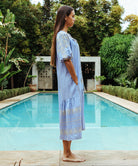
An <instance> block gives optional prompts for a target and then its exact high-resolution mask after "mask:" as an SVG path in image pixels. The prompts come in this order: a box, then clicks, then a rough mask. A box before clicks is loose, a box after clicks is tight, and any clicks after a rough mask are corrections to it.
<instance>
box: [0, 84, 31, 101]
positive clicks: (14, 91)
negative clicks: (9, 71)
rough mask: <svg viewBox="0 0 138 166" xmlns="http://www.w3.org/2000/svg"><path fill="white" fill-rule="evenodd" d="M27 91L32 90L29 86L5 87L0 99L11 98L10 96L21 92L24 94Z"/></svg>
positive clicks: (0, 92)
mask: <svg viewBox="0 0 138 166" xmlns="http://www.w3.org/2000/svg"><path fill="white" fill-rule="evenodd" d="M27 92H30V88H29V87H22V88H13V89H4V90H3V91H0V100H4V99H7V98H10V97H14V96H17V95H21V94H24V93H27Z"/></svg>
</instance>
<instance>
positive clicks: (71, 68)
mask: <svg viewBox="0 0 138 166" xmlns="http://www.w3.org/2000/svg"><path fill="white" fill-rule="evenodd" d="M64 63H65V65H66V67H67V69H68V71H69V73H70V75H71V77H72V79H73V81H74V82H75V83H76V85H78V78H77V75H76V72H75V69H74V66H73V64H72V61H71V60H70V59H69V60H65V61H64Z"/></svg>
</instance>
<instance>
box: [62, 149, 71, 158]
mask: <svg viewBox="0 0 138 166" xmlns="http://www.w3.org/2000/svg"><path fill="white" fill-rule="evenodd" d="M63 155H64V156H65V157H69V156H70V155H71V151H70V150H68V151H64V152H63Z"/></svg>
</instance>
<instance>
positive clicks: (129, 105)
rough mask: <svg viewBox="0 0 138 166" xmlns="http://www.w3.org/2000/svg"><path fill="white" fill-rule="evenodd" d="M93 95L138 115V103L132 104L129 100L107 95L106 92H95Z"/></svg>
mask: <svg viewBox="0 0 138 166" xmlns="http://www.w3.org/2000/svg"><path fill="white" fill-rule="evenodd" d="M93 93H94V94H96V95H98V96H101V97H103V98H105V99H107V100H110V101H112V102H114V103H116V104H118V105H120V106H122V107H125V108H127V109H129V110H131V111H133V112H135V113H137V114H138V103H135V102H132V101H129V100H125V99H122V98H120V97H116V96H113V95H110V94H107V93H104V92H93Z"/></svg>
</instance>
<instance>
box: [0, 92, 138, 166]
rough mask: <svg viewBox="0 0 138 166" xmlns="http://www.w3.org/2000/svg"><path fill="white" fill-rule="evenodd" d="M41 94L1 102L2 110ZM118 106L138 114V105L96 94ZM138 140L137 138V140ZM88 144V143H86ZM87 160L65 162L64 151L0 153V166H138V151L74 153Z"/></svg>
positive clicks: (82, 151) (83, 151)
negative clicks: (63, 158)
mask: <svg viewBox="0 0 138 166" xmlns="http://www.w3.org/2000/svg"><path fill="white" fill-rule="evenodd" d="M37 93H40V92H29V93H26V94H23V95H19V96H16V97H13V98H9V99H6V100H3V101H0V109H2V108H4V107H7V106H9V105H11V104H13V103H16V102H18V101H20V100H23V99H26V98H28V97H31V96H33V95H35V94H37ZM94 93H95V94H96V95H99V96H101V97H104V98H106V99H108V100H110V101H112V102H114V103H116V104H119V105H121V106H123V107H125V108H127V109H130V110H131V111H133V112H135V113H138V103H134V102H130V101H128V100H125V99H121V98H119V97H115V96H112V95H109V94H106V93H103V92H94ZM136 139H137V138H136ZM86 143H87V142H86ZM73 152H74V153H75V154H78V155H80V156H82V157H83V158H85V159H86V161H85V162H63V161H62V153H63V152H62V151H61V150H58V151H0V166H14V164H15V162H16V165H15V166H19V161H20V160H21V165H20V166H138V151H132V150H130V151H126V150H124V151H122V150H79V151H73Z"/></svg>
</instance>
